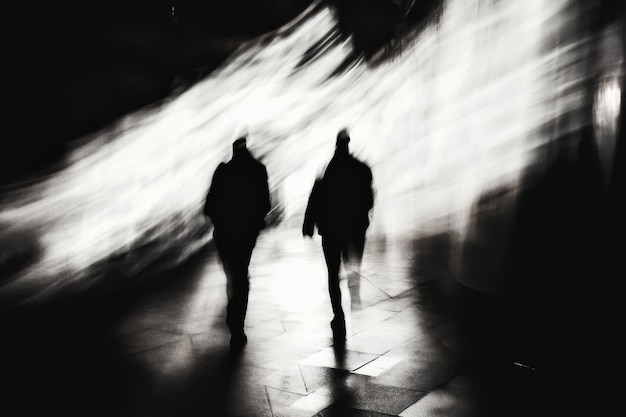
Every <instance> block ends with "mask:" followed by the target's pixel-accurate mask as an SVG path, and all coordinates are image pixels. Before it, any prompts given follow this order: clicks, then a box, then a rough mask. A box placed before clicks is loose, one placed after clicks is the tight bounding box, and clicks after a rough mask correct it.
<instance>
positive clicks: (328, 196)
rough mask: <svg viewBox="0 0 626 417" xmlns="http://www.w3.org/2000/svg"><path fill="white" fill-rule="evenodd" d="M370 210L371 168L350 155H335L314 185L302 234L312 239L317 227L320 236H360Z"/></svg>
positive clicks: (371, 197)
mask: <svg viewBox="0 0 626 417" xmlns="http://www.w3.org/2000/svg"><path fill="white" fill-rule="evenodd" d="M373 206H374V192H373V190H372V172H371V170H370V168H369V167H368V166H367V165H366V164H364V163H363V162H361V161H359V160H358V159H356V158H354V157H352V156H351V155H338V154H336V155H335V156H334V157H333V158H332V159H331V161H330V163H329V164H328V167H327V168H326V171H325V172H324V176H323V177H322V178H321V179H317V180H316V181H315V184H314V185H313V190H312V191H311V195H310V197H309V201H308V205H307V209H306V212H305V215H304V225H303V228H302V231H303V233H304V234H305V235H312V234H313V228H314V226H317V229H318V233H319V234H320V235H326V236H337V237H351V236H358V235H362V234H364V233H365V231H366V229H367V228H368V226H369V211H370V210H371V209H372V207H373Z"/></svg>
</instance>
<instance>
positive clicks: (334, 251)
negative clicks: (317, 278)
mask: <svg viewBox="0 0 626 417" xmlns="http://www.w3.org/2000/svg"><path fill="white" fill-rule="evenodd" d="M322 249H323V250H324V258H325V259H326V267H327V268H328V292H329V294H330V304H331V306H332V308H333V315H334V318H333V320H332V322H331V327H332V329H333V333H334V334H335V335H339V336H345V332H346V328H345V318H344V313H343V309H342V308H341V289H340V288H339V267H340V266H341V243H340V242H339V241H338V240H336V239H329V238H327V237H322Z"/></svg>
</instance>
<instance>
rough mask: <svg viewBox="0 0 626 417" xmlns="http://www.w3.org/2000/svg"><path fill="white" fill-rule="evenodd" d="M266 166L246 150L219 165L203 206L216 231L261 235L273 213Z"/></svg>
mask: <svg viewBox="0 0 626 417" xmlns="http://www.w3.org/2000/svg"><path fill="white" fill-rule="evenodd" d="M270 208H271V203H270V195H269V187H268V182H267V170H266V168H265V165H263V164H262V163H261V162H259V161H257V160H256V159H254V158H253V157H252V155H250V153H249V152H248V151H247V150H246V151H243V152H241V153H238V154H237V155H235V156H234V157H233V158H232V159H231V160H230V161H228V162H227V163H220V164H219V166H218V167H217V169H216V170H215V173H214V174H213V180H212V182H211V187H210V189H209V192H208V194H207V198H206V202H205V205H204V214H205V215H206V216H208V217H209V218H210V219H211V222H213V226H214V227H215V230H219V231H223V232H225V233H232V234H237V233H245V234H248V233H258V232H259V231H260V230H261V229H263V228H264V227H265V220H264V219H265V216H266V215H267V213H268V212H269V211H270Z"/></svg>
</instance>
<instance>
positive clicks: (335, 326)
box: [330, 317, 346, 340]
mask: <svg viewBox="0 0 626 417" xmlns="http://www.w3.org/2000/svg"><path fill="white" fill-rule="evenodd" d="M330 328H331V329H332V331H333V339H338V340H343V339H345V338H346V321H345V319H344V318H338V317H335V318H334V319H332V320H331V321H330Z"/></svg>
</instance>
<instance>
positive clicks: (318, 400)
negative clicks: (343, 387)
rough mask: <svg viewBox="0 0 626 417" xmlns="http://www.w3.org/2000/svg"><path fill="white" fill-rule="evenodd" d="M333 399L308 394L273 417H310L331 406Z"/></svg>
mask: <svg viewBox="0 0 626 417" xmlns="http://www.w3.org/2000/svg"><path fill="white" fill-rule="evenodd" d="M332 402H333V399H332V398H330V397H326V396H323V395H316V394H314V393H313V394H309V395H307V396H305V397H302V398H300V399H299V400H297V401H296V402H294V403H293V404H291V405H290V406H289V407H288V408H287V409H285V410H283V411H281V412H279V413H275V414H274V417H312V416H314V415H315V414H317V413H319V412H320V411H322V410H324V409H325V408H327V407H328V406H329V405H331V404H332Z"/></svg>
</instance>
